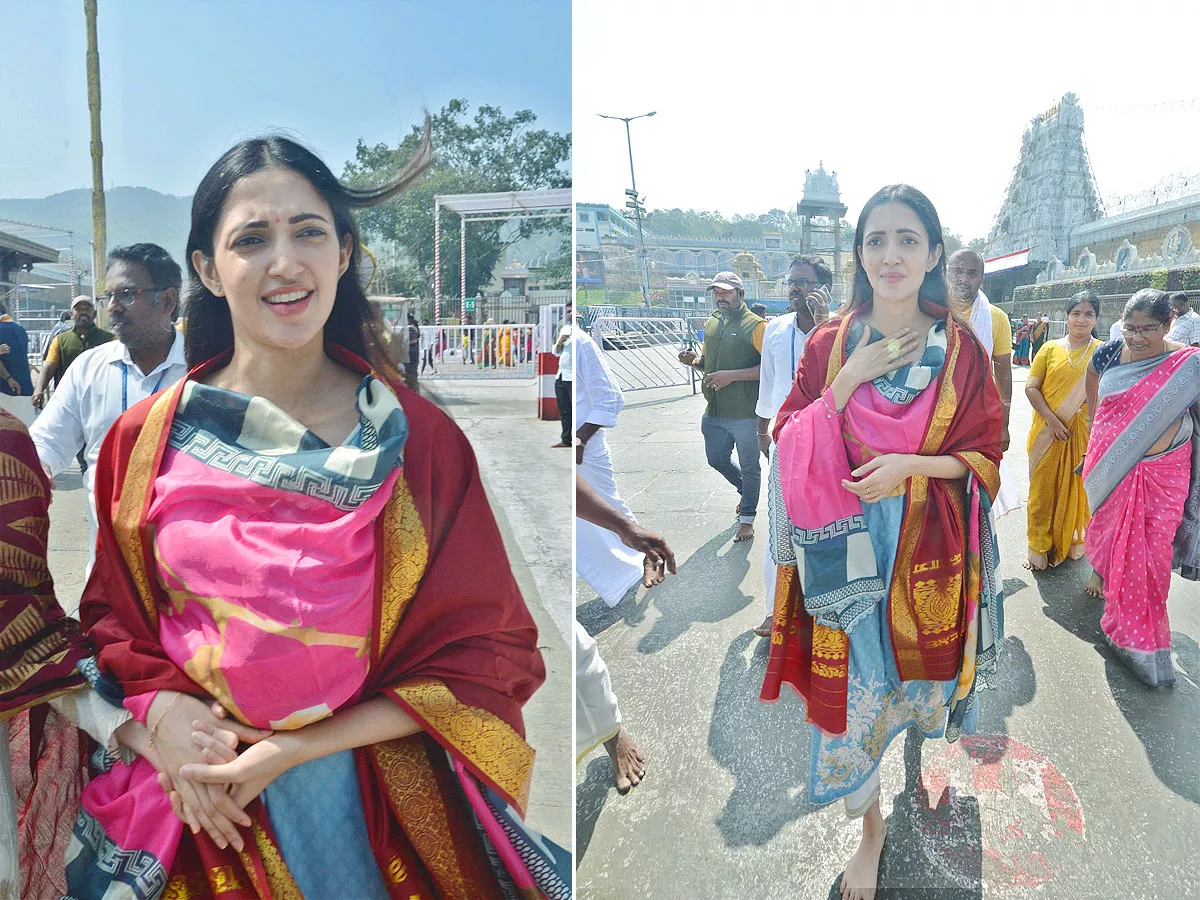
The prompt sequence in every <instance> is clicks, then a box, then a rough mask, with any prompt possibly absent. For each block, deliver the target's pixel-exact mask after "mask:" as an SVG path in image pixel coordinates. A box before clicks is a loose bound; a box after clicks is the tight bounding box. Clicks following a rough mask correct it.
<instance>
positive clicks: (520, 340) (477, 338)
mask: <svg viewBox="0 0 1200 900" xmlns="http://www.w3.org/2000/svg"><path fill="white" fill-rule="evenodd" d="M537 332H538V326H537V325H532V324H530V325H423V326H421V358H420V359H419V360H417V375H418V377H419V378H446V379H451V378H453V379H464V378H478V379H488V380H496V379H502V378H525V379H532V378H533V377H534V375H535V374H537V368H536V367H537V351H538V346H537V338H538V335H537Z"/></svg>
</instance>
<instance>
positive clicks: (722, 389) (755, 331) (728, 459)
mask: <svg viewBox="0 0 1200 900" xmlns="http://www.w3.org/2000/svg"><path fill="white" fill-rule="evenodd" d="M708 289H709V290H710V291H712V292H713V302H714V304H715V305H716V307H717V311H716V313H715V314H714V315H713V316H711V317H710V318H709V320H708V322H707V323H705V326H704V347H703V348H702V350H701V353H700V355H699V356H697V355H696V352H695V351H694V350H684V351H682V352H681V353H680V354H679V361H680V362H681V363H683V364H684V365H686V366H692V367H694V368H696V369H699V370H700V371H701V372H703V373H704V381H703V385H702V386H703V390H704V397H705V399H706V400H708V407H707V408H706V409H705V411H704V416H703V418H702V419H701V420H700V433H701V434H702V435H704V452H705V454H706V455H707V456H708V464H709V465H710V466H712V467H713V468H714V469H716V470H717V471H718V472H720V473H721V474H722V475H724V476H725V479H726V480H727V481H728V482H729V483H730V484H732V485H733V486H734V487H735V488H737V490H738V493H739V494H741V495H742V499H741V500H740V502H739V503H738V509H737V517H738V530H737V534H736V535H734V538H733V539H734V541H748V540H750V539H751V538H752V537H754V514H755V512H756V511H757V509H758V492H759V486H760V485H761V483H762V473H761V471H760V469H759V459H758V435H757V433H756V432H757V425H758V417H757V415H756V414H755V411H754V408H755V406H756V405H757V404H758V369H759V364H760V363H761V361H762V344H763V332H764V331H766V329H767V323H766V322H765V321H764V320H763V319H761V318H759V317H758V316H756V315H755V314H754V313H752V312H751V311H750V309H749V307H747V306H746V303H745V300H746V291H745V289H744V288H743V287H742V279H741V278H740V277H739V276H738V275H737V274H735V273H733V272H718V273H717V277H716V278H714V279H713V281H712V284H710V285H709V286H708ZM734 448H737V455H738V464H737V465H734V463H733V451H734Z"/></svg>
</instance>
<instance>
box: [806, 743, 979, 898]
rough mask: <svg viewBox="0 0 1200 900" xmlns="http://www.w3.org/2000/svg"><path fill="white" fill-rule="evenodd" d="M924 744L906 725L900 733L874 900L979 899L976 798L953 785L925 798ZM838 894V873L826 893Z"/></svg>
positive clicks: (833, 896) (836, 895) (840, 894)
mask: <svg viewBox="0 0 1200 900" xmlns="http://www.w3.org/2000/svg"><path fill="white" fill-rule="evenodd" d="M923 743H924V739H923V738H922V737H921V735H920V733H919V732H918V731H916V730H915V729H911V728H910V729H909V730H908V732H907V734H906V735H905V737H904V782H905V783H904V790H903V791H902V792H901V793H899V794H898V795H897V796H896V798H895V800H894V801H893V802H892V814H891V815H890V816H888V818H887V829H888V834H887V841H886V843H884V845H883V854H882V855H881V856H880V859H879V891H878V893H876V895H875V897H876V900H981V898H982V897H983V827H982V823H981V820H980V817H979V803H978V801H977V800H976V799H975V798H974V797H972V796H969V795H964V794H960V793H959V792H958V791H957V789H956V788H955V787H954V786H953V785H950V786H947V787H945V788H944V789H943V790H942V792H941V794H940V795H939V796H938V797H936V798H934V799H933V800H931V799H930V797H929V794H928V791H927V789H926V786H925V782H924V779H923V777H922V775H921V745H922V744H923ZM914 885H919V886H914ZM841 896H842V879H841V876H840V875H839V876H838V877H837V878H836V879H834V882H833V885H832V886H831V887H830V889H829V898H830V900H841Z"/></svg>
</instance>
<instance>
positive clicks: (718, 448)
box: [700, 413, 762, 525]
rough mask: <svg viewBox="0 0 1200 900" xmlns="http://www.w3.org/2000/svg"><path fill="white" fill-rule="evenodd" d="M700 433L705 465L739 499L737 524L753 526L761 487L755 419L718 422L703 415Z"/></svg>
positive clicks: (756, 421) (716, 419)
mask: <svg viewBox="0 0 1200 900" xmlns="http://www.w3.org/2000/svg"><path fill="white" fill-rule="evenodd" d="M700 433H701V434H702V435H704V452H705V454H706V455H707V456H708V464H709V465H710V466H712V467H713V468H714V469H716V470H717V471H718V472H720V473H721V474H722V475H724V476H725V480H726V481H728V482H729V483H730V484H732V485H733V486H734V487H735V488H737V489H738V493H739V494H741V495H742V504H741V506H740V507H739V508H738V521H739V522H740V523H742V524H743V525H749V524H752V523H753V522H754V513H755V511H756V510H757V509H758V492H759V488H760V486H761V484H762V471H761V469H760V468H759V460H758V457H759V449H758V419H757V418H750V419H721V418H717V417H715V416H710V415H708V414H707V413H706V414H705V415H704V417H703V418H702V419H701V420H700ZM734 447H736V448H737V455H738V465H736V466H735V465H734V464H733V449H734Z"/></svg>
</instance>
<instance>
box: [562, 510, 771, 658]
mask: <svg viewBox="0 0 1200 900" xmlns="http://www.w3.org/2000/svg"><path fill="white" fill-rule="evenodd" d="M736 528H737V526H736V525H733V526H731V527H730V528H728V529H726V530H725V531H723V532H721V533H720V534H718V535H716V536H715V537H713V538H711V539H710V540H709V541H708V542H707V543H706V544H704V545H703V546H701V547H700V548H699V549H697V550H696V552H695V553H693V554H692V555H691V556H690V557H688V561H687V562H685V563H684V564H683V565H682V566H680V567H679V574H678V575H674V576H672V575H668V576H667V580H666V581H664V582H663V583H662V584H660V585H658V586H656V587H655V588H654V589H653V590H651V591H647V592H646V593H645V594H643V595H642V599H641V600H640V601H639V600H635V599H634V597H635V596H636V591H637V588H636V587H634V588H631V589H630V591H629V593H627V594H626V595H625V596H624V598H622V600H621V602H620V603H618V604H617V605H616V606H615V607H613V608H611V609H609V608H608V607H607V606H605V604H604V601H603V600H601V599H600V598H599V597H596V598H594V599H592V600H589V601H588V602H587V603H583V604H581V605H579V606H577V607H576V608H575V617H576V618H577V619H578V620H579V624H580V625H582V626H583V627H584V628H585V629H586V630H587V633H588V634H590V635H592V636H593V637H595V636H596V635H598V634H600V633H601V632H603V631H605V630H606V629H608V628H609V627H611V626H612V625H615V624H616V623H617V622H621V621H623V622H624V623H625V624H626V625H628V626H629V627H631V628H636V627H638V626H639V625H641V623H642V621H643V620H644V619H645V617H646V612H647V611H648V609H649V604H650V600H651V599H653V601H654V608H655V609H656V610H658V613H659V618H658V619H657V620H656V621H655V623H654V625H653V626H651V628H650V631H649V632H647V633H646V634H645V635H643V636H642V639H641V640H640V641H638V652H639V653H657V652H658V651H660V650H663V649H664V648H666V647H667V645H668V644H670V643H671V642H672V641H673V640H675V639H676V638H678V637H680V636H681V635H683V634H685V633H686V632H687V631H688V630H689V629H690V628H691V627H692V625H694V624H695V623H697V622H705V623H710V624H711V623H716V622H723V621H724V620H725V619H728V618H729V617H730V616H733V615H736V614H737V613H739V612H741V611H742V610H743V609H745V608H746V607H747V606H749V605H750V603H751V601H752V599H753V598H751V597H749V596H747V595H746V594H745V593H743V592H742V589H741V583H742V580H743V579H744V578H745V577H746V573H747V572H749V571H750V548H751V547H752V546H753V544H754V542H753V541H743V542H742V543H740V544H730V546H729V550H728V551H727V552H726V553H724V554H723V555H718V552H717V551H718V550H719V549H720V548H721V547H723V546H724V545H726V544H729V543H730V539H731V538H732V537H733V533H734V531H735V530H736Z"/></svg>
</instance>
